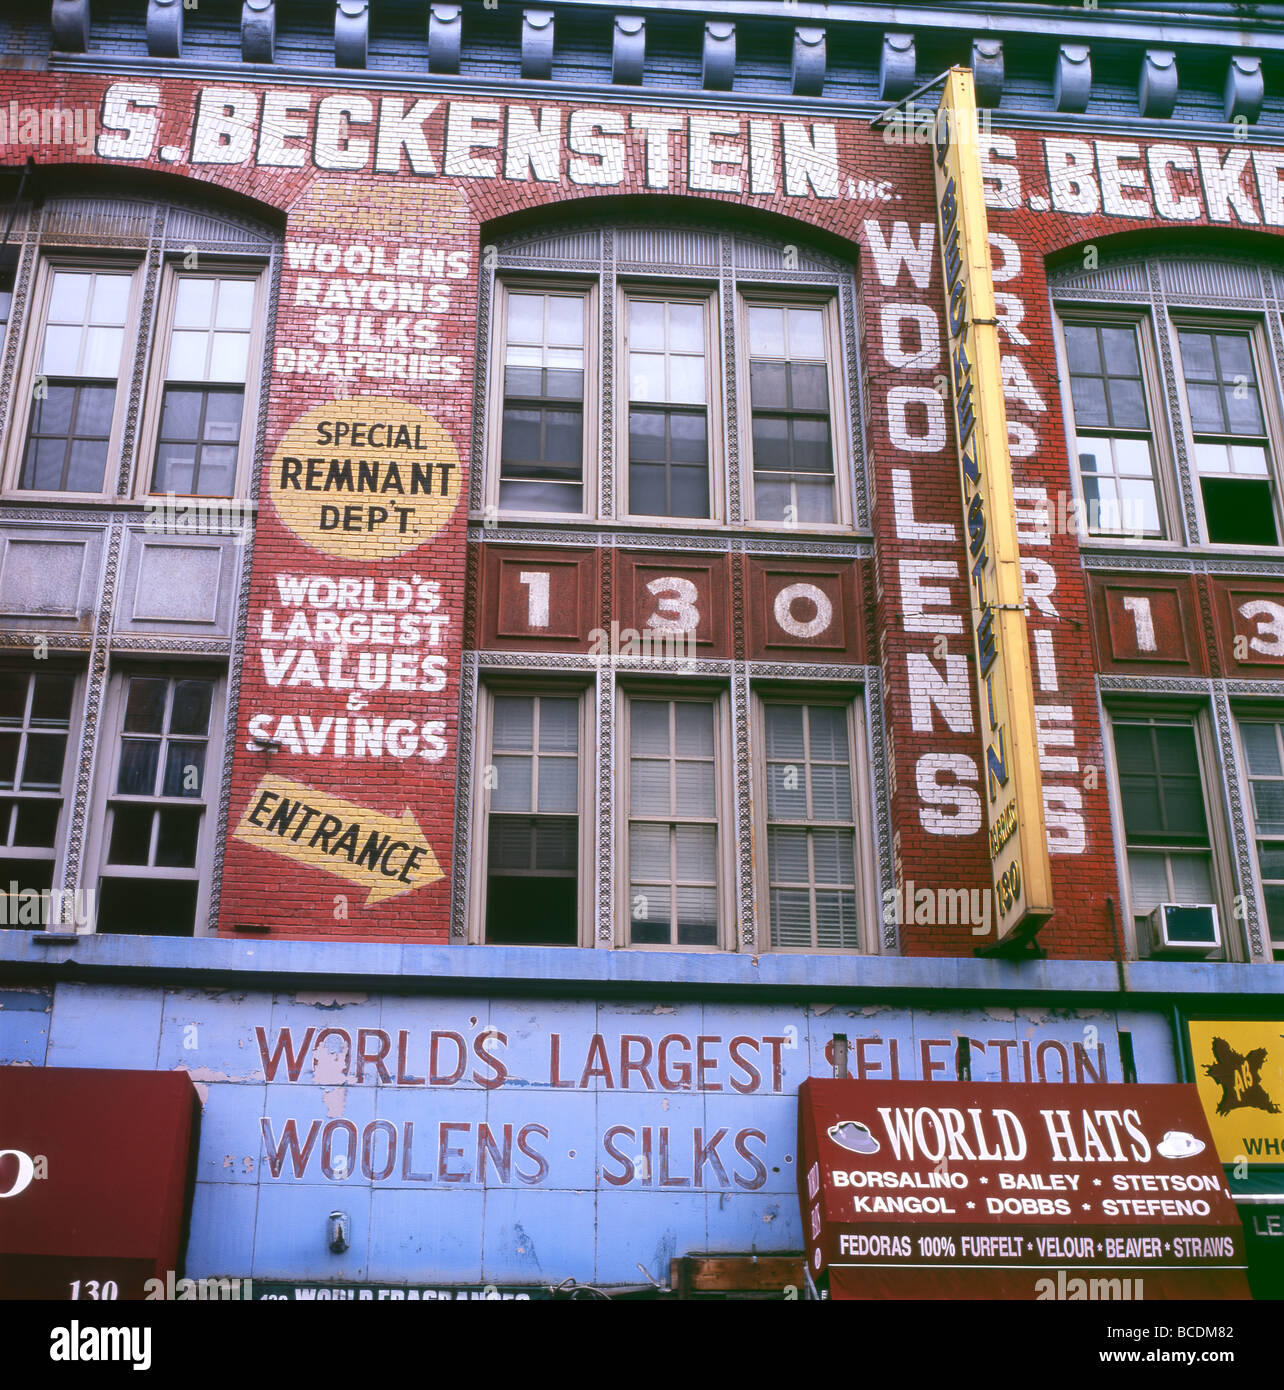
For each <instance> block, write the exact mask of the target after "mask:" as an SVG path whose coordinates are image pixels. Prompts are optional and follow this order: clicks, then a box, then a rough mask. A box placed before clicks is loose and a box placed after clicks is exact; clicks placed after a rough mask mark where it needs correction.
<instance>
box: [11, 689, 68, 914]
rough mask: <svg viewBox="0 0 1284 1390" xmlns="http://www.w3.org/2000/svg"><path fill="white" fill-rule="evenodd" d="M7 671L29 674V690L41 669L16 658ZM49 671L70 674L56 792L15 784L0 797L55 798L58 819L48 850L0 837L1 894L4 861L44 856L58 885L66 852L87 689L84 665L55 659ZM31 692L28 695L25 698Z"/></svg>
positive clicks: (42, 858) (19, 798) (40, 799)
mask: <svg viewBox="0 0 1284 1390" xmlns="http://www.w3.org/2000/svg"><path fill="white" fill-rule="evenodd" d="M3 669H4V671H5V672H6V673H8V672H13V673H16V674H18V675H25V676H26V677H27V678H28V690H30V679H31V677H33V676H38V675H42V674H44V672H41V671H38V670H34V669H32V668H31V667H30V666H28V665H20V664H19V663H17V662H11V661H6V662H4V663H3ZM49 671H50V672H51V673H54V672H56V673H57V674H59V675H68V676H70V677H71V681H72V685H71V712H70V714H69V716H68V722H67V744H66V749H65V751H64V753H63V765H62V780H61V781H60V782H59V784H58V790H57V792H53V791H47V792H39V793H35V794H32V793H24V792H22V791H21V790H19V789H17V788H15V789H14V790H12V791H8V790H4V789H0V798H3V799H4V800H9V799H11V798H12V799H14V800H19V801H21V800H23V799H27V800H32V801H54V800H56V801H58V803H59V805H58V820H57V824H56V825H55V827H54V841H53V845H52V846H49V847H47V848H48V853H45V852H43V851H44V850H45V849H46V847H45V846H38V847H37V846H23V845H8V844H5V843H3V841H0V896H3V895H4V894H6V893H7V892H8V885H9V878H8V871H7V869H6V868H5V865H6V863H7V862H10V861H14V860H19V859H40V860H47V861H48V862H49V863H50V864H51V865H52V870H51V884H52V886H53V887H55V888H56V887H57V886H58V875H59V871H60V869H61V868H62V865H63V861H64V856H65V853H66V837H67V832H68V829H69V827H70V824H71V812H72V807H71V803H72V800H73V793H74V789H75V781H76V779H75V776H74V773H73V769H74V768H75V767H77V766H78V765H79V760H80V759H79V754H80V734H81V731H82V729H83V725H84V712H85V711H84V705H85V689H86V671H85V668H84V667H83V666H77V665H75V664H72V663H66V662H57V663H52V662H51V663H50V664H49ZM29 701H30V695H28V702H29ZM23 732H29V726H27V725H24V726H23Z"/></svg>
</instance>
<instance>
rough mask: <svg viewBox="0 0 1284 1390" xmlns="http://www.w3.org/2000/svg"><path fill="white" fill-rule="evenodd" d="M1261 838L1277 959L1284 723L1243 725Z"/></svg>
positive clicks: (1281, 943) (1283, 859)
mask: <svg viewBox="0 0 1284 1390" xmlns="http://www.w3.org/2000/svg"><path fill="white" fill-rule="evenodd" d="M1239 728H1240V737H1241V739H1242V740H1243V744H1244V757H1245V761H1246V762H1247V764H1248V787H1249V794H1250V796H1251V798H1252V803H1253V828H1254V830H1255V832H1256V837H1257V868H1258V872H1259V873H1260V875H1261V879H1262V894H1263V896H1264V898H1265V900H1266V920H1267V923H1268V926H1269V930H1270V937H1271V945H1272V947H1274V950H1275V954H1276V957H1277V959H1278V958H1279V957H1281V956H1284V756H1282V755H1284V723H1281V722H1280V721H1279V720H1271V721H1269V722H1267V721H1265V720H1263V721H1260V722H1259V721H1257V720H1253V721H1252V722H1248V721H1245V722H1243V723H1241V724H1240V726H1239Z"/></svg>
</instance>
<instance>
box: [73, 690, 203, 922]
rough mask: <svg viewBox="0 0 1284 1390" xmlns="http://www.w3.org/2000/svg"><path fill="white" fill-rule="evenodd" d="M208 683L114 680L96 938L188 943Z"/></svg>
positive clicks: (197, 862) (197, 865) (197, 872)
mask: <svg viewBox="0 0 1284 1390" xmlns="http://www.w3.org/2000/svg"><path fill="white" fill-rule="evenodd" d="M216 684H217V683H216V682H215V681H214V680H213V679H211V678H209V677H195V676H169V675H159V674H158V675H131V676H126V677H125V678H124V679H123V682H122V686H121V696H120V709H119V714H118V725H117V727H118V730H119V734H120V740H119V748H118V752H117V757H116V766H115V768H114V769H113V775H112V779H111V785H110V787H109V789H108V792H107V797H108V799H107V818H106V825H105V833H104V850H103V856H102V860H103V862H102V866H101V878H100V881H99V901H98V930H99V931H100V932H132V933H145V934H153V935H166V936H191V935H192V934H193V932H194V930H195V927H196V908H197V901H198V898H199V894H200V878H201V856H202V852H203V850H204V848H205V843H204V842H205V840H206V839H207V838H208V835H207V832H206V823H207V821H208V815H207V810H208V804H207V797H206V786H205V780H206V775H207V771H208V770H209V763H210V731H211V725H212V718H213V712H214V701H215V693H216Z"/></svg>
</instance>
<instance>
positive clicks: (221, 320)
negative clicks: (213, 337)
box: [214, 280, 254, 329]
mask: <svg viewBox="0 0 1284 1390" xmlns="http://www.w3.org/2000/svg"><path fill="white" fill-rule="evenodd" d="M253 321H254V282H253V281H252V280H221V281H219V291H218V309H217V311H216V313H215V315H214V327H215V328H241V329H248V328H249V327H250V326H251V324H252V323H253Z"/></svg>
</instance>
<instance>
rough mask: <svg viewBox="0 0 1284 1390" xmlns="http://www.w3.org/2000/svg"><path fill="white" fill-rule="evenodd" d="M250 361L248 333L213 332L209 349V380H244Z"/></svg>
mask: <svg viewBox="0 0 1284 1390" xmlns="http://www.w3.org/2000/svg"><path fill="white" fill-rule="evenodd" d="M249 362H250V335H249V334H248V333H215V334H214V342H213V347H212V348H211V351H210V367H209V379H210V380H211V381H244V380H245V374H246V370H247V368H248V366H249Z"/></svg>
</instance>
